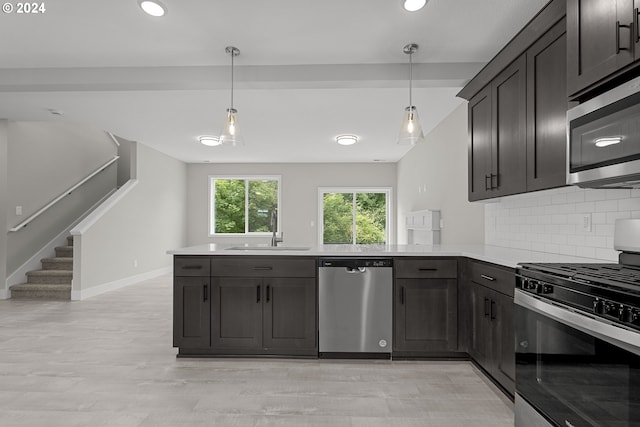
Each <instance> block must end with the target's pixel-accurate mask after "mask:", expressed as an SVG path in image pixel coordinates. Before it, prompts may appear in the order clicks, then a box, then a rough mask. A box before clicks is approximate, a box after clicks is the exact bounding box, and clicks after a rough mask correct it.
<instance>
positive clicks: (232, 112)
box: [219, 46, 244, 146]
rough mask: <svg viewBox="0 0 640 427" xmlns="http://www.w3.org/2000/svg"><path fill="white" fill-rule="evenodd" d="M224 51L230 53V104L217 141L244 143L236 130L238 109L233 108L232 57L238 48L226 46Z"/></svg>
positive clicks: (237, 53) (232, 143) (238, 52)
mask: <svg viewBox="0 0 640 427" xmlns="http://www.w3.org/2000/svg"><path fill="white" fill-rule="evenodd" d="M225 52H227V53H228V54H229V55H231V106H230V107H229V108H227V116H226V117H225V120H224V125H223V127H222V132H221V133H220V138H219V141H220V144H224V145H233V146H236V145H242V144H244V141H243V140H242V136H241V135H240V133H239V130H238V110H236V109H235V108H233V58H234V57H236V56H238V55H240V50H239V49H238V48H237V47H233V46H227V47H226V48H225Z"/></svg>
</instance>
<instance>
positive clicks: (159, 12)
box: [138, 0, 167, 17]
mask: <svg viewBox="0 0 640 427" xmlns="http://www.w3.org/2000/svg"><path fill="white" fill-rule="evenodd" d="M138 4H139V5H140V8H142V10H144V12H145V13H147V14H148V15H151V16H155V17H160V16H164V14H165V13H167V7H166V6H165V5H164V4H162V3H161V2H159V1H158V0H153V1H151V0H138Z"/></svg>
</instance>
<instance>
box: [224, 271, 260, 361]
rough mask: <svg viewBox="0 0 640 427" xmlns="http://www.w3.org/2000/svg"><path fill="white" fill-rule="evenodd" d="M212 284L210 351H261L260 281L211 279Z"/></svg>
mask: <svg viewBox="0 0 640 427" xmlns="http://www.w3.org/2000/svg"><path fill="white" fill-rule="evenodd" d="M211 284H212V289H213V291H212V303H213V307H212V309H213V310H212V312H213V318H212V319H211V347H213V348H215V349H237V350H240V349H260V348H262V295H261V294H262V280H261V279H259V278H257V279H254V278H245V277H242V278H237V277H222V278H220V277H214V278H213V279H212V283H211Z"/></svg>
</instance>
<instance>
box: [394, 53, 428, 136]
mask: <svg viewBox="0 0 640 427" xmlns="http://www.w3.org/2000/svg"><path fill="white" fill-rule="evenodd" d="M402 51H403V52H404V53H406V54H407V55H409V106H408V107H407V108H405V109H404V111H405V113H404V116H403V118H402V127H401V128H400V136H399V137H398V144H400V145H415V144H416V143H417V142H419V141H421V140H423V139H424V135H423V133H422V126H420V118H419V117H418V110H417V109H416V107H415V106H414V105H413V103H412V98H411V89H412V85H413V54H414V53H415V52H417V51H418V45H417V44H415V43H409V44H408V45H406V46H405V47H404V48H403V49H402Z"/></svg>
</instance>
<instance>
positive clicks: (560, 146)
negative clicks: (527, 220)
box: [527, 19, 568, 191]
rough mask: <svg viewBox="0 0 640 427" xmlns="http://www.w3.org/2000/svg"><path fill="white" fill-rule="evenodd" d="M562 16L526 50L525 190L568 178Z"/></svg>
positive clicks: (564, 22) (550, 185)
mask: <svg viewBox="0 0 640 427" xmlns="http://www.w3.org/2000/svg"><path fill="white" fill-rule="evenodd" d="M565 25H566V21H565V20H564V19H563V20H562V21H560V22H559V23H558V24H556V25H555V26H554V27H553V28H552V29H551V30H549V31H548V32H547V33H546V34H545V35H544V36H542V37H541V38H540V40H538V41H537V42H536V43H534V44H533V45H532V46H531V47H530V48H529V49H528V50H527V191H535V190H542V189H546V188H553V187H561V186H563V185H565V183H566V179H567V146H566V140H567V133H566V122H565V117H566V111H567V106H568V105H567V99H566V95H565V94H566V93H567V86H566V82H567V79H566V77H565V76H566V73H567V61H566V57H567V40H566V32H565Z"/></svg>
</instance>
